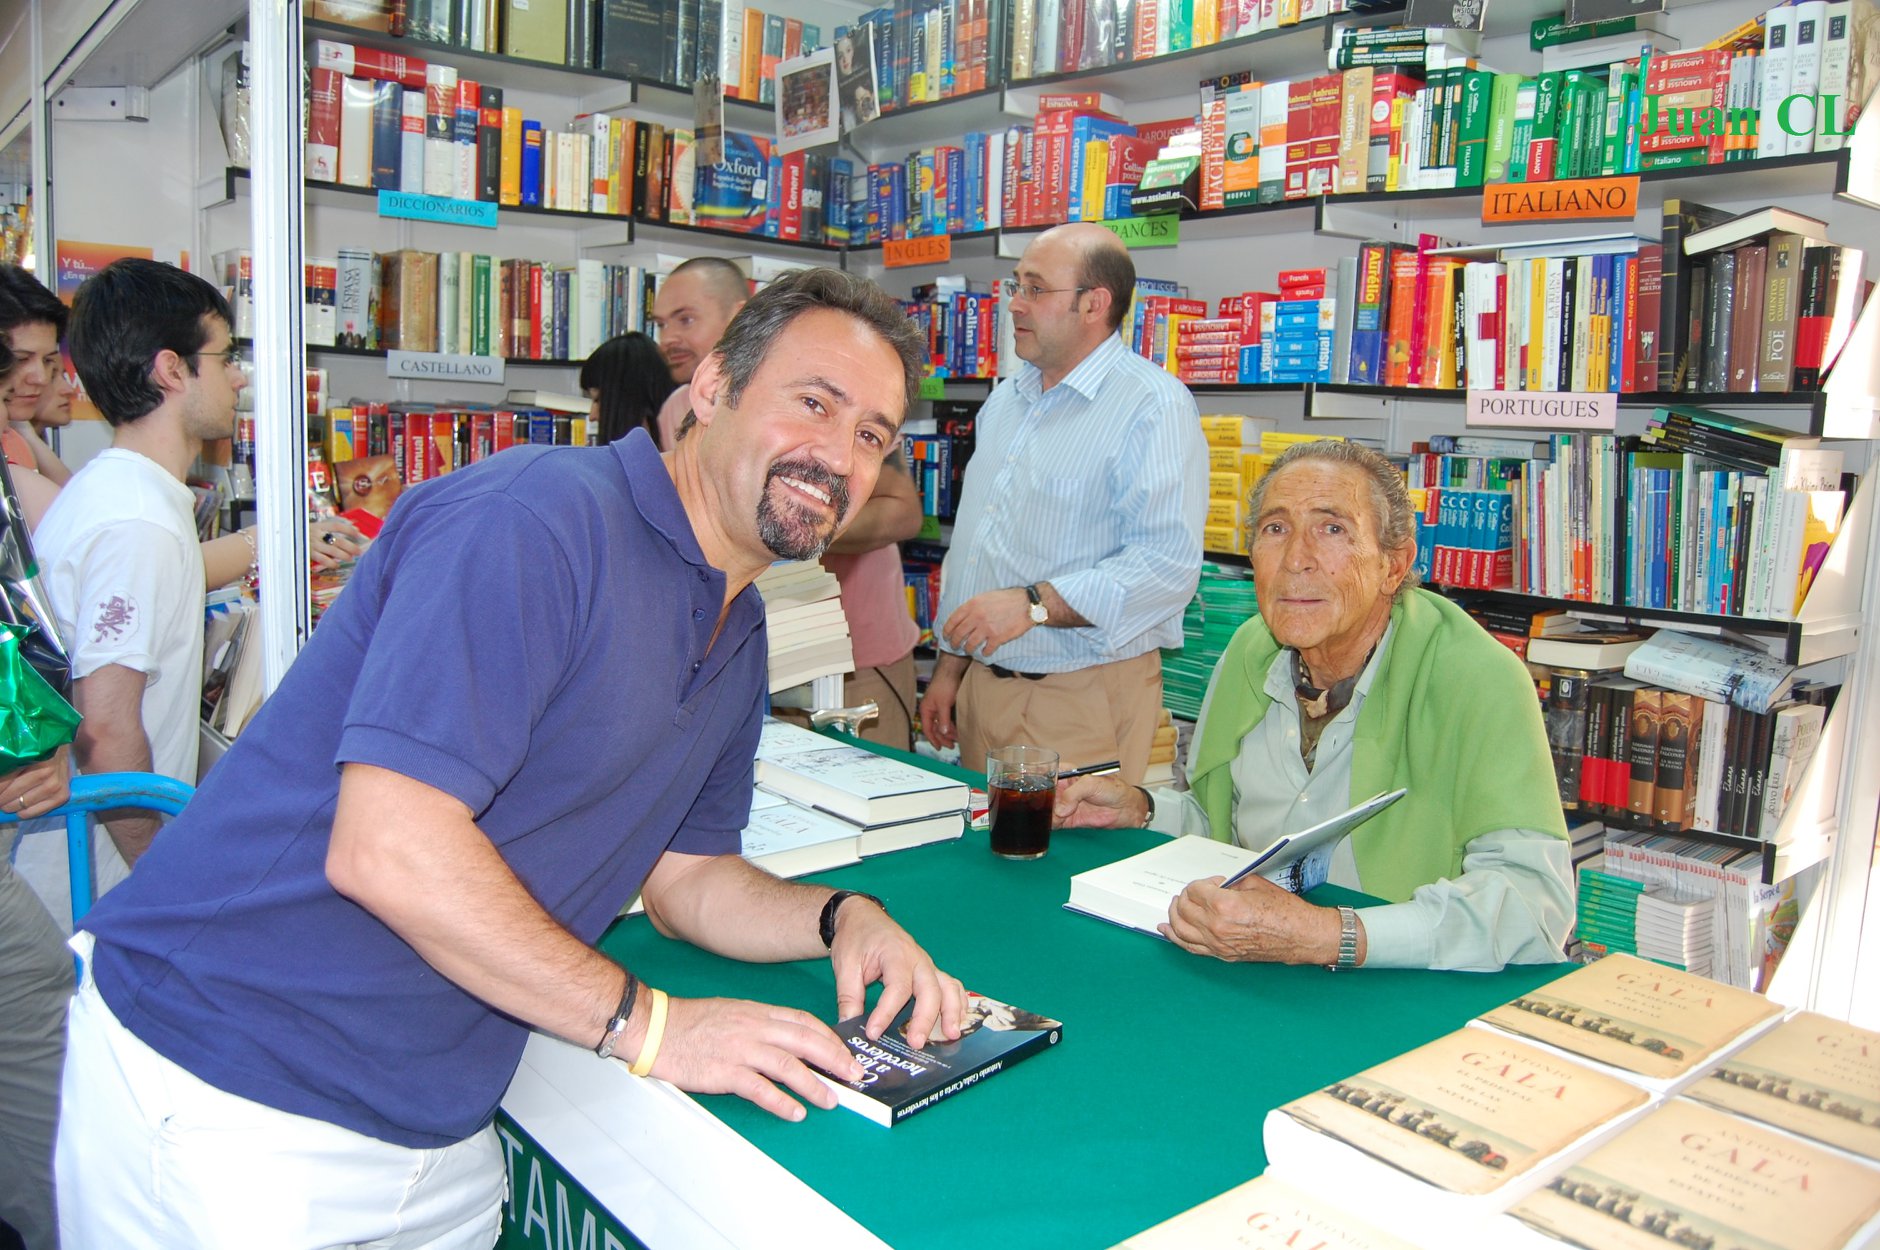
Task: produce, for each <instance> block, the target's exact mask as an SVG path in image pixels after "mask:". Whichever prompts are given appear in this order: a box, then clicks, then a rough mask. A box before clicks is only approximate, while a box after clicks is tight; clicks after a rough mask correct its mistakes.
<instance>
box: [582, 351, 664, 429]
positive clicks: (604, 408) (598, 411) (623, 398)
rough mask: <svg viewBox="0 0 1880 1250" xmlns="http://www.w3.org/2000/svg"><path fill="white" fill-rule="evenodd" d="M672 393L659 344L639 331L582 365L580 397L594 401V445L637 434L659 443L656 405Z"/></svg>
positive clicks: (595, 353) (583, 362)
mask: <svg viewBox="0 0 1880 1250" xmlns="http://www.w3.org/2000/svg"><path fill="white" fill-rule="evenodd" d="M674 389H675V387H674V385H673V378H672V371H671V369H670V368H668V366H667V364H666V361H665V358H664V357H663V356H661V355H660V351H659V344H657V343H655V342H653V340H652V339H651V338H650V337H648V336H647V335H644V334H641V333H640V332H639V331H638V330H634V331H632V332H630V333H627V334H616V335H615V336H614V337H613V338H610V339H608V340H607V341H606V342H605V343H602V344H601V345H600V346H599V347H597V348H595V349H594V354H593V355H592V356H589V357H588V358H587V359H586V360H584V361H582V362H581V393H582V394H583V395H586V396H587V397H588V398H589V399H591V400H593V401H594V413H593V415H594V419H595V425H596V428H597V429H598V430H599V431H600V436H599V438H598V439H597V440H596V441H597V443H611V442H613V441H614V440H615V439H619V438H625V437H626V436H627V434H628V433H629V432H630V431H632V430H641V429H643V430H645V431H646V432H647V433H649V434H652V435H654V436H655V438H657V437H658V432H659V427H658V421H659V408H660V405H661V404H664V403H665V402H666V400H667V398H668V397H670V396H671V395H672V393H673V390H674Z"/></svg>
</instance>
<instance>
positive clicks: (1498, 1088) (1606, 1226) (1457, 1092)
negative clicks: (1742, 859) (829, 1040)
mask: <svg viewBox="0 0 1880 1250" xmlns="http://www.w3.org/2000/svg"><path fill="white" fill-rule="evenodd" d="M1876 1054H1880V1034H1874V1033H1872V1032H1869V1031H1867V1030H1864V1029H1860V1028H1856V1027H1854V1026H1852V1025H1849V1024H1846V1023H1844V1022H1842V1021H1839V1020H1834V1019H1831V1018H1829V1017H1827V1016H1823V1015H1819V1014H1815V1013H1809V1012H1799V1013H1795V1014H1793V1015H1791V1014H1789V1013H1788V1012H1787V1011H1786V1010H1785V1009H1784V1008H1783V1007H1781V1006H1780V1005H1778V1004H1776V1003H1774V1002H1771V1001H1769V1000H1768V999H1766V998H1764V997H1762V996H1760V995H1757V994H1753V993H1750V992H1749V991H1747V990H1742V989H1733V988H1730V987H1727V986H1722V985H1719V984H1717V983H1716V982H1714V981H1711V980H1708V979H1705V978H1703V977H1700V976H1695V975H1693V974H1690V973H1688V972H1685V971H1682V970H1679V969H1676V968H1670V967H1666V966H1664V965H1662V964H1657V963H1651V962H1647V961H1646V960H1643V959H1639V958H1636V957H1633V956H1630V955H1625V954H1613V955H1609V956H1607V957H1605V958H1603V959H1600V960H1598V961H1597V962H1594V963H1591V964H1588V965H1586V966H1585V967H1582V968H1580V969H1578V970H1576V971H1574V972H1572V973H1569V974H1568V975H1566V976H1563V977H1560V978H1559V979H1557V980H1555V981H1552V982H1550V983H1548V984H1545V985H1542V986H1541V987H1539V988H1538V989H1535V990H1533V991H1530V992H1528V993H1526V994H1523V995H1520V996H1519V997H1517V998H1515V999H1513V1000H1511V1001H1510V1002H1508V1003H1506V1004H1504V1005H1502V1006H1500V1007H1497V1008H1495V1009H1493V1010H1491V1011H1488V1012H1486V1013H1484V1014H1483V1015H1481V1016H1478V1017H1477V1018H1476V1019H1474V1020H1472V1021H1470V1022H1469V1023H1468V1025H1467V1026H1465V1027H1463V1028H1461V1029H1459V1030H1457V1031H1455V1032H1453V1033H1449V1034H1447V1035H1445V1036H1443V1037H1439V1038H1437V1039H1436V1040H1435V1041H1432V1042H1430V1043H1428V1044H1426V1045H1423V1046H1420V1047H1417V1048H1416V1049H1414V1050H1411V1051H1409V1052H1407V1053H1404V1054H1401V1055H1397V1056H1395V1057H1392V1058H1389V1059H1386V1060H1384V1061H1383V1062H1381V1063H1378V1064H1375V1065H1373V1066H1371V1067H1368V1068H1366V1069H1365V1070H1363V1071H1361V1072H1357V1073H1353V1074H1351V1075H1350V1076H1347V1077H1344V1078H1342V1079H1340V1080H1337V1081H1334V1082H1332V1083H1330V1084H1328V1085H1325V1086H1323V1087H1321V1088H1319V1089H1316V1090H1314V1091H1313V1092H1311V1093H1308V1094H1306V1095H1304V1096H1303V1097H1301V1098H1298V1099H1295V1100H1294V1101H1292V1102H1289V1103H1286V1104H1285V1105H1283V1106H1281V1107H1278V1108H1276V1109H1274V1110H1272V1111H1270V1112H1268V1113H1267V1116H1266V1119H1265V1123H1264V1125H1263V1131H1262V1137H1263V1143H1264V1146H1265V1154H1266V1159H1267V1169H1266V1172H1265V1174H1264V1175H1262V1176H1260V1177H1258V1178H1256V1179H1254V1180H1252V1181H1249V1182H1247V1183H1245V1184H1243V1185H1240V1186H1237V1187H1235V1188H1234V1189H1231V1190H1229V1191H1228V1192H1226V1193H1224V1194H1221V1195H1219V1196H1218V1197H1216V1198H1214V1199H1211V1200H1209V1201H1208V1202H1206V1203H1203V1204H1202V1205H1200V1206H1198V1207H1196V1208H1194V1209H1193V1210H1190V1211H1187V1212H1184V1213H1182V1214H1180V1215H1177V1216H1175V1217H1174V1218H1172V1219H1170V1220H1168V1221H1166V1222H1165V1223H1163V1224H1160V1225H1157V1226H1156V1227H1154V1228H1151V1229H1148V1230H1146V1231H1145V1232H1143V1233H1140V1234H1138V1235H1136V1236H1134V1237H1131V1238H1129V1239H1128V1240H1126V1241H1125V1242H1124V1243H1123V1247H1126V1248H1127V1250H1174V1248H1176V1247H1180V1248H1181V1250H1193V1248H1196V1247H1202V1248H1206V1247H1215V1246H1229V1245H1232V1246H1242V1247H1255V1248H1257V1250H1278V1248H1279V1247H1285V1246H1300V1245H1305V1244H1313V1245H1338V1246H1343V1247H1350V1248H1352V1250H1406V1248H1408V1247H1413V1246H1414V1247H1435V1246H1443V1247H1463V1248H1464V1250H1476V1248H1478V1247H1480V1248H1483V1250H1486V1248H1487V1247H1495V1248H1496V1250H1527V1248H1529V1247H1534V1248H1541V1247H1557V1246H1560V1245H1562V1244H1566V1245H1575V1246H1645V1245H1660V1244H1665V1245H1675V1246H1694V1247H1695V1246H1708V1247H1724V1246H1784V1247H1790V1248H1792V1250H1845V1248H1847V1247H1855V1246H1864V1245H1868V1244H1870V1242H1871V1239H1872V1238H1873V1236H1874V1235H1875V1233H1876V1231H1877V1230H1880V1168H1877V1167H1876V1166H1875V1165H1876V1163H1880V1065H1876V1063H1875V1060H1874V1056H1875V1055H1876ZM1380 1212H1384V1213H1387V1215H1381V1214H1379V1213H1380ZM1119 1250H1122V1248H1121V1247H1119Z"/></svg>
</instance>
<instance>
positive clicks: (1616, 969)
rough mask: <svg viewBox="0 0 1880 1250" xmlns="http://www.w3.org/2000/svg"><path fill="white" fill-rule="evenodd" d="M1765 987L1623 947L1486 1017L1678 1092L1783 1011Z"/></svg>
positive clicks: (1648, 1083) (1486, 1020)
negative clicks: (1735, 985) (1726, 981)
mask: <svg viewBox="0 0 1880 1250" xmlns="http://www.w3.org/2000/svg"><path fill="white" fill-rule="evenodd" d="M1781 1014H1782V1008H1781V1006H1779V1005H1778V1004H1776V1003H1772V1002H1770V1001H1769V1000H1768V999H1766V998H1764V997H1763V996H1762V995H1760V994H1753V993H1751V992H1750V991H1748V990H1738V989H1731V988H1730V987H1729V986H1727V985H1722V984H1719V983H1718V982H1716V981H1712V980H1711V979H1709V978H1708V977H1701V976H1696V975H1694V974H1692V973H1689V972H1684V971H1682V970H1680V969H1677V968H1667V967H1665V966H1664V965H1662V964H1655V963H1652V962H1651V961H1650V960H1648V959H1640V958H1638V957H1637V956H1634V955H1622V954H1613V955H1608V956H1606V957H1605V958H1604V959H1601V960H1598V961H1596V962H1594V963H1590V964H1587V965H1586V966H1585V967H1583V968H1579V969H1576V970H1575V971H1573V972H1569V973H1568V974H1567V975H1566V976H1563V977H1561V978H1560V979H1559V980H1557V981H1550V982H1548V983H1547V984H1546V985H1543V986H1541V987H1540V988H1539V989H1536V990H1532V991H1530V992H1529V993H1526V994H1523V995H1522V996H1521V997H1519V998H1517V999H1515V1000H1514V1001H1512V1002H1508V1003H1504V1004H1502V1005H1501V1006H1499V1007H1497V1008H1495V1009H1494V1010H1493V1011H1490V1012H1487V1013H1485V1014H1483V1015H1482V1016H1480V1017H1479V1022H1480V1023H1482V1024H1486V1025H1490V1026H1492V1027H1494V1028H1496V1029H1501V1030H1506V1031H1507V1032H1509V1033H1518V1034H1520V1035H1521V1036H1522V1037H1526V1038H1531V1039H1533V1040H1534V1041H1537V1042H1540V1043H1542V1044H1544V1045H1547V1046H1551V1047H1556V1048H1558V1049H1559V1050H1562V1051H1565V1052H1566V1053H1568V1054H1571V1055H1574V1056H1576V1057H1578V1058H1580V1059H1582V1060H1588V1061H1591V1062H1594V1063H1597V1064H1603V1065H1607V1066H1609V1067H1611V1068H1614V1069H1617V1070H1619V1071H1620V1072H1623V1073H1625V1074H1626V1077H1627V1079H1628V1080H1632V1081H1635V1082H1637V1083H1639V1084H1642V1085H1645V1086H1647V1087H1648V1088H1652V1089H1657V1090H1660V1091H1665V1092H1668V1091H1671V1090H1673V1089H1675V1088H1677V1087H1678V1086H1679V1085H1680V1084H1682V1083H1685V1082H1686V1081H1688V1080H1689V1079H1691V1078H1693V1077H1694V1076H1695V1075H1696V1074H1697V1073H1699V1072H1701V1071H1703V1070H1704V1065H1706V1064H1707V1063H1709V1062H1710V1061H1711V1060H1713V1059H1714V1058H1716V1057H1717V1056H1719V1055H1722V1054H1725V1053H1727V1052H1729V1051H1731V1050H1733V1049H1735V1048H1736V1047H1737V1046H1738V1045H1740V1044H1742V1043H1743V1042H1744V1041H1746V1040H1748V1039H1749V1038H1750V1037H1751V1036H1753V1035H1754V1034H1756V1033H1758V1032H1760V1031H1762V1030H1763V1029H1764V1028H1767V1027H1768V1026H1769V1024H1770V1023H1771V1022H1773V1021H1774V1020H1775V1019H1776V1018H1777V1017H1779V1016H1781Z"/></svg>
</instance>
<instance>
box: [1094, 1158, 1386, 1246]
mask: <svg viewBox="0 0 1880 1250" xmlns="http://www.w3.org/2000/svg"><path fill="white" fill-rule="evenodd" d="M1211 1246H1238V1247H1246V1248H1248V1250H1410V1243H1409V1242H1407V1241H1400V1240H1398V1239H1397V1238H1395V1237H1393V1236H1391V1235H1390V1234H1389V1233H1385V1232H1381V1231H1379V1230H1378V1229H1375V1228H1373V1227H1371V1226H1370V1225H1369V1224H1366V1223H1365V1222H1364V1221H1363V1220H1360V1219H1358V1218H1357V1217H1356V1216H1354V1215H1351V1214H1349V1213H1348V1212H1346V1211H1344V1210H1342V1209H1340V1208H1339V1207H1337V1206H1334V1205H1333V1204H1331V1203H1329V1202H1324V1201H1321V1200H1319V1199H1317V1198H1314V1197H1313V1196H1312V1195H1311V1194H1308V1193H1306V1192H1304V1191H1303V1190H1300V1189H1297V1188H1295V1187H1293V1186H1291V1185H1288V1184H1287V1183H1286V1182H1285V1181H1282V1180H1280V1179H1278V1178H1277V1177H1274V1176H1272V1175H1267V1176H1256V1177H1255V1178H1254V1179H1252V1180H1250V1181H1248V1182H1246V1183H1245V1184H1242V1185H1236V1186H1234V1187H1233V1188H1232V1189H1230V1190H1228V1191H1227V1192H1226V1193H1224V1194H1217V1195H1216V1196H1215V1197H1212V1198H1210V1199H1208V1200H1207V1201H1206V1202H1204V1203H1202V1204H1201V1205H1200V1206H1197V1207H1192V1208H1190V1209H1189V1210H1186V1211H1183V1212H1182V1213H1181V1214H1180V1215H1177V1216H1175V1217H1174V1218H1173V1219H1167V1220H1164V1221H1162V1222H1161V1223H1160V1224H1157V1225H1156V1226H1155V1227H1154V1228H1150V1229H1145V1230H1144V1231H1142V1232H1140V1233H1137V1234H1136V1235H1135V1236H1134V1237H1131V1238H1129V1239H1128V1240H1127V1241H1124V1242H1122V1243H1121V1244H1119V1245H1117V1246H1116V1247H1115V1250H1206V1248H1207V1247H1211Z"/></svg>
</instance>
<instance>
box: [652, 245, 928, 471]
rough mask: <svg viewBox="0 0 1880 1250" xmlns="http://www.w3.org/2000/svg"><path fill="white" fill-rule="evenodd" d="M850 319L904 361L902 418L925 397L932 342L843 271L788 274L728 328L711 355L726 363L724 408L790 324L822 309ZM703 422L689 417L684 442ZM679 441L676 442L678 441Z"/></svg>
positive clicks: (886, 299) (890, 302)
mask: <svg viewBox="0 0 1880 1250" xmlns="http://www.w3.org/2000/svg"><path fill="white" fill-rule="evenodd" d="M824 308H826V309H828V310H830V311H832V312H839V313H846V314H848V315H849V316H851V317H853V318H855V319H856V320H857V321H860V322H861V323H862V324H863V325H865V326H867V327H868V328H869V329H870V330H873V331H874V332H875V334H876V336H877V337H878V338H880V339H881V341H882V342H883V343H886V344H887V345H888V346H889V347H890V348H892V349H893V350H894V353H895V355H896V356H898V357H900V360H901V381H902V384H903V387H904V389H905V391H906V394H907V399H906V403H905V405H904V406H903V408H902V414H903V416H905V415H906V413H907V412H908V411H910V410H912V408H913V407H914V404H915V403H916V402H917V401H918V400H919V397H920V379H921V375H922V374H923V373H924V372H926V366H927V340H926V338H925V337H924V336H923V335H922V334H921V333H920V332H919V330H918V329H916V327H915V325H914V323H913V321H911V320H910V319H909V318H908V315H907V312H906V310H904V309H903V308H902V307H901V304H900V302H899V301H898V300H896V299H895V298H894V297H893V296H892V295H889V294H888V293H887V292H886V291H884V290H882V289H881V288H880V287H878V286H876V285H875V284H874V283H873V282H870V281H869V280H868V279H867V278H863V277H860V276H859V275H856V274H852V273H847V272H844V271H843V270H840V269H829V268H820V269H797V270H793V271H791V272H790V273H786V274H784V275H783V276H782V277H780V278H778V279H777V280H776V281H774V282H772V283H771V284H770V285H769V286H767V287H765V288H764V289H763V290H761V291H759V292H758V293H757V294H755V295H753V296H751V298H750V299H749V300H747V301H746V302H745V304H744V307H742V308H740V309H739V310H738V315H737V316H735V317H733V318H732V319H731V324H730V325H728V326H726V327H725V336H724V337H723V338H721V339H719V340H718V346H717V347H716V348H714V349H713V351H712V355H714V356H717V357H718V358H719V359H720V360H721V361H723V362H724V370H725V389H724V399H725V402H727V403H729V404H731V405H732V406H733V407H735V406H736V405H737V403H738V401H739V400H740V399H742V398H743V397H744V390H745V388H746V387H748V386H749V385H750V384H751V379H752V378H753V377H755V376H757V371H758V369H759V368H761V367H762V366H763V363H764V360H765V358H766V357H768V356H769V355H770V349H771V348H772V347H773V346H775V344H776V342H777V338H778V336H779V335H781V334H782V333H783V332H784V330H785V329H787V328H788V327H789V325H790V323H791V322H793V321H795V320H796V319H797V318H798V317H800V316H802V315H803V314H804V313H807V312H815V311H816V310H817V309H824ZM697 423H698V418H697V417H696V416H695V415H694V414H692V413H690V412H688V413H686V415H685V420H684V422H683V423H682V424H681V425H680V426H679V432H678V436H677V437H678V438H684V437H685V436H686V434H687V433H688V432H690V431H691V429H692V427H693V426H694V425H696V424H697ZM675 441H676V440H675Z"/></svg>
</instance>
